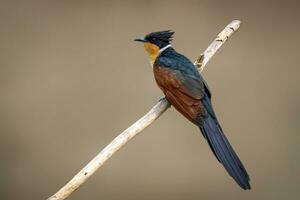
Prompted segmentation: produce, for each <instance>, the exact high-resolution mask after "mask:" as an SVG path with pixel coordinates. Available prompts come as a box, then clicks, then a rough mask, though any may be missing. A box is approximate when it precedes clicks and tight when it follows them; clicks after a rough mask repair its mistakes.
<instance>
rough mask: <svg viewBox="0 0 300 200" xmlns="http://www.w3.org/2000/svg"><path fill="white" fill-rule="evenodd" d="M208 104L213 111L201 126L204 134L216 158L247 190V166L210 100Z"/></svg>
mask: <svg viewBox="0 0 300 200" xmlns="http://www.w3.org/2000/svg"><path fill="white" fill-rule="evenodd" d="M206 101H208V99H206ZM207 103H208V104H207ZM204 105H205V104H204ZM207 106H210V107H209V109H210V110H209V109H208V111H211V112H210V113H209V116H208V117H207V118H205V119H204V122H203V123H202V125H201V126H199V127H200V130H201V132H202V134H203V136H204V137H205V138H206V140H207V142H208V144H209V146H210V148H211V149H212V151H213V153H214V154H215V156H216V158H217V159H218V160H219V161H220V163H222V165H223V166H224V168H225V169H226V170H227V172H228V173H229V175H230V176H232V177H233V179H234V180H235V181H236V182H237V183H238V184H239V186H240V187H241V188H243V189H245V190H247V189H251V186H250V184H249V180H250V179H249V175H248V174H247V172H246V169H245V167H244V166H243V164H242V162H241V161H240V159H239V158H238V156H237V154H236V153H235V152H234V150H233V148H232V147H231V145H230V143H229V142H228V140H227V138H226V136H225V134H224V133H223V131H222V128H221V127H220V125H219V123H218V121H217V119H216V118H215V117H214V113H213V110H212V107H211V105H210V102H206V106H205V107H207Z"/></svg>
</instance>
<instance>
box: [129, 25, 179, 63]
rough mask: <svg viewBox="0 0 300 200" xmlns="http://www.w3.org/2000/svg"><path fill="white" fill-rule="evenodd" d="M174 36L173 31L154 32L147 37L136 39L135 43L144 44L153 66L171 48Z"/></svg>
mask: <svg viewBox="0 0 300 200" xmlns="http://www.w3.org/2000/svg"><path fill="white" fill-rule="evenodd" d="M173 34H174V32H173V31H171V30H166V31H159V32H152V33H149V34H147V35H146V36H145V37H142V38H138V39H135V41H138V42H142V43H144V47H145V50H146V51H147V52H148V54H149V57H150V62H151V64H153V63H154V61H155V59H156V58H157V57H158V55H159V54H160V53H161V52H162V51H164V50H166V49H167V48H169V47H170V46H171V45H170V43H171V41H172V39H173V38H172V37H173Z"/></svg>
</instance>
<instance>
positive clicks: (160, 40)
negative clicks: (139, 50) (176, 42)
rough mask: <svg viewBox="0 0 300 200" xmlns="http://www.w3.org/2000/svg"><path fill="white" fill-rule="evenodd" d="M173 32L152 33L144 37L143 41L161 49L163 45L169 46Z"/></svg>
mask: <svg viewBox="0 0 300 200" xmlns="http://www.w3.org/2000/svg"><path fill="white" fill-rule="evenodd" d="M174 33H175V32H173V31H171V30H166V31H159V32H153V33H149V34H148V35H146V37H145V40H147V41H149V42H151V43H153V44H156V45H158V46H159V47H163V46H165V45H168V44H170V42H171V41H172V39H173V34H174Z"/></svg>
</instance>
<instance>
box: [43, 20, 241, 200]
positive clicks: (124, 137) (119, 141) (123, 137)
mask: <svg viewBox="0 0 300 200" xmlns="http://www.w3.org/2000/svg"><path fill="white" fill-rule="evenodd" d="M240 24H241V22H240V21H238V20H234V21H232V22H231V23H229V24H228V25H227V26H226V27H225V28H224V29H223V31H222V32H220V33H219V35H218V36H217V38H216V39H215V40H214V41H213V42H212V43H211V44H210V45H209V46H208V48H207V49H206V50H205V51H204V53H203V54H201V55H200V56H199V58H198V59H197V60H196V62H195V63H194V64H195V66H196V67H197V68H198V70H199V72H201V71H202V70H203V69H204V67H205V66H206V64H207V63H208V61H209V60H210V59H211V57H212V56H213V55H214V54H215V53H216V52H217V50H218V49H219V48H220V47H221V46H222V45H223V44H224V43H225V42H226V41H227V40H228V38H229V37H230V36H231V35H232V34H233V33H235V32H236V31H237V30H238V29H239V27H240ZM169 107H170V103H169V102H168V101H167V100H166V99H165V98H163V99H161V100H160V101H159V102H158V103H157V104H156V105H155V106H154V107H153V108H152V109H151V110H150V111H149V112H148V113H147V114H146V115H144V116H143V117H142V118H140V119H139V120H138V121H136V122H135V123H134V124H132V125H131V126H130V127H129V128H127V129H126V130H125V131H123V132H122V133H121V134H120V135H118V136H117V137H116V138H115V139H114V140H113V141H112V142H111V143H110V144H109V145H107V146H106V147H105V148H104V149H103V150H102V151H101V152H100V153H99V154H98V155H97V156H96V157H95V158H94V159H93V160H91V161H90V162H89V163H88V164H87V165H86V166H85V167H84V168H83V169H82V170H81V171H80V172H78V174H76V175H75V176H74V177H73V178H72V179H71V180H70V181H69V182H68V183H67V184H66V185H65V186H63V187H62V188H61V189H60V190H59V191H58V192H57V193H56V194H54V195H53V196H51V197H50V198H48V200H62V199H66V198H67V197H68V196H69V195H70V194H72V193H73V192H74V191H75V190H76V189H77V188H78V187H79V186H80V185H81V184H83V183H84V182H85V181H86V180H87V179H88V178H90V177H91V176H92V175H93V174H94V173H95V172H96V171H97V170H98V169H99V168H100V167H101V166H102V165H103V164H104V163H105V162H106V161H107V160H108V159H109V158H110V157H111V156H112V155H114V153H116V152H117V151H118V150H119V149H120V148H121V147H123V146H124V145H125V144H126V143H127V142H129V141H130V140H131V139H132V138H133V137H134V136H136V135H137V134H138V133H140V132H141V131H142V130H144V129H145V128H146V127H147V126H149V125H150V124H152V123H153V122H154V121H155V120H156V119H157V118H159V117H160V116H161V115H162V114H163V113H164V112H165V111H166V110H167V109H168V108H169Z"/></svg>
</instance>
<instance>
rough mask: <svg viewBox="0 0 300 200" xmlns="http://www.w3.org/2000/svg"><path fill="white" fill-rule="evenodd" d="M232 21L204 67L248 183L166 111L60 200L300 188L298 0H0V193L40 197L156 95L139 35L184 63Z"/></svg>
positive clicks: (145, 199)
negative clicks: (231, 31)
mask: <svg viewBox="0 0 300 200" xmlns="http://www.w3.org/2000/svg"><path fill="white" fill-rule="evenodd" d="M233 19H240V20H242V22H243V24H242V27H241V28H240V30H239V31H238V33H236V34H235V35H234V36H233V37H232V38H230V40H229V42H228V43H226V44H225V45H224V47H222V49H221V50H220V51H219V52H218V53H217V54H216V55H215V56H214V57H213V59H212V60H211V62H210V63H209V65H208V66H207V68H206V69H205V70H204V72H203V75H204V77H205V78H206V79H207V81H208V83H209V85H210V88H211V90H212V92H213V103H214V107H215V110H216V112H217V114H218V116H219V119H220V121H221V124H222V126H223V129H224V130H225V131H226V133H227V135H228V138H229V139H230V141H231V143H232V144H233V146H234V147H235V149H236V150H237V152H238V154H239V155H240V157H241V159H242V160H243V162H244V164H245V166H246V168H247V170H248V172H249V174H250V175H251V184H252V187H253V189H252V190H251V191H243V190H241V189H240V188H239V187H238V186H237V185H236V184H235V183H234V182H233V180H232V179H231V178H230V177H229V176H228V175H227V173H226V172H225V170H224V169H223V168H222V166H221V165H220V164H218V163H217V161H216V159H215V158H214V156H213V154H212V153H211V152H210V149H209V148H208V145H207V144H206V142H205V140H204V139H203V138H202V136H201V134H200V132H199V131H198V129H197V128H196V127H194V126H193V125H192V124H191V123H189V122H188V121H187V120H185V119H184V118H183V117H182V116H181V115H179V114H178V113H177V112H176V111H174V109H170V110H168V111H167V112H166V113H165V114H164V115H163V116H162V117H161V118H160V119H159V120H158V121H156V122H155V123H154V124H153V125H151V126H150V127H149V128H147V129H146V130H144V131H143V132H142V134H141V135H140V136H138V137H137V138H135V139H134V140H133V141H131V142H130V143H129V144H128V145H127V146H126V147H125V148H123V149H122V150H121V151H120V152H118V153H117V154H116V155H115V156H114V157H113V158H112V159H111V160H109V162H108V163H107V164H106V165H105V166H104V167H103V168H102V169H101V170H100V171H98V172H97V173H96V174H95V175H94V176H93V177H92V178H91V179H90V180H89V181H88V182H87V183H86V184H84V185H83V187H81V188H80V189H79V190H78V191H76V192H75V193H74V194H73V195H72V196H71V197H70V199H74V200H75V199H76V200H79V199H88V200H94V199H95V200H96V199H107V200H127V199H130V200H135V199H139V200H141V199H142V200H150V199H163V200H166V199H172V200H177V199H178V200H179V199H186V200H195V199H231V200H232V199H243V200H253V199H256V200H267V199H268V200H269V199H272V200H276V199H278V200H279V199H280V200H281V199H288V200H296V199H299V197H300V195H299V189H300V186H299V184H300V171H299V170H300V168H299V167H300V156H299V150H300V149H299V142H300V139H299V137H300V136H299V129H300V124H299V117H300V115H299V111H300V107H299V100H300V93H299V89H300V85H299V72H300V68H299V45H300V44H299V35H300V27H299V19H300V14H299V4H298V3H297V1H294V2H292V1H258V0H257V1H107V2H102V1H35V2H31V1H9V0H7V1H1V3H0V95H1V98H0V131H1V135H0V136H1V138H0V155H1V165H0V199H3V200H6V199H8V200H10V199H13V200H14V199H46V198H47V197H48V196H50V195H51V194H53V193H54V192H55V191H56V190H57V189H59V188H60V187H61V186H62V185H63V184H64V183H66V182H67V181H68V180H69V179H70V178H71V177H72V176H73V175H74V174H75V173H77V171H78V170H80V169H81V168H82V167H83V166H84V165H85V164H86V163H87V162H88V161H89V160H90V159H91V158H92V157H93V156H95V155H96V153H98V152H99V151H100V150H101V149H102V148H103V147H104V146H105V145H106V144H108V143H109V142H110V141H111V140H112V139H113V138H114V137H115V136H117V135H118V133H120V132H121V131H122V130H124V129H125V128H126V127H128V126H129V125H130V124H132V123H133V122H134V121H135V120H136V119H138V118H139V117H141V116H142V115H143V114H144V113H146V112H147V111H148V110H149V109H150V108H151V107H152V105H154V104H155V103H156V102H157V101H158V99H159V97H160V96H162V93H161V92H160V90H159V89H158V88H157V86H156V84H155V82H154V79H153V75H152V71H151V67H150V66H149V61H148V58H147V56H146V53H145V52H144V50H143V48H142V46H141V45H140V44H138V43H134V42H133V39H134V38H135V37H137V36H142V35H144V34H145V33H148V32H151V31H158V30H164V29H172V30H174V31H176V35H175V39H174V42H173V46H174V47H175V48H176V49H177V50H178V51H179V52H182V53H184V54H185V55H186V56H188V57H189V58H191V59H192V60H194V59H195V58H196V57H197V56H198V55H199V54H200V53H201V52H202V51H203V50H204V49H205V48H206V47H207V45H208V44H209V43H210V42H211V41H212V40H213V39H214V38H215V36H216V34H217V33H218V32H219V31H220V30H222V29H223V28H224V26H225V25H227V24H228V23H229V22H230V21H231V20H233Z"/></svg>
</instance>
